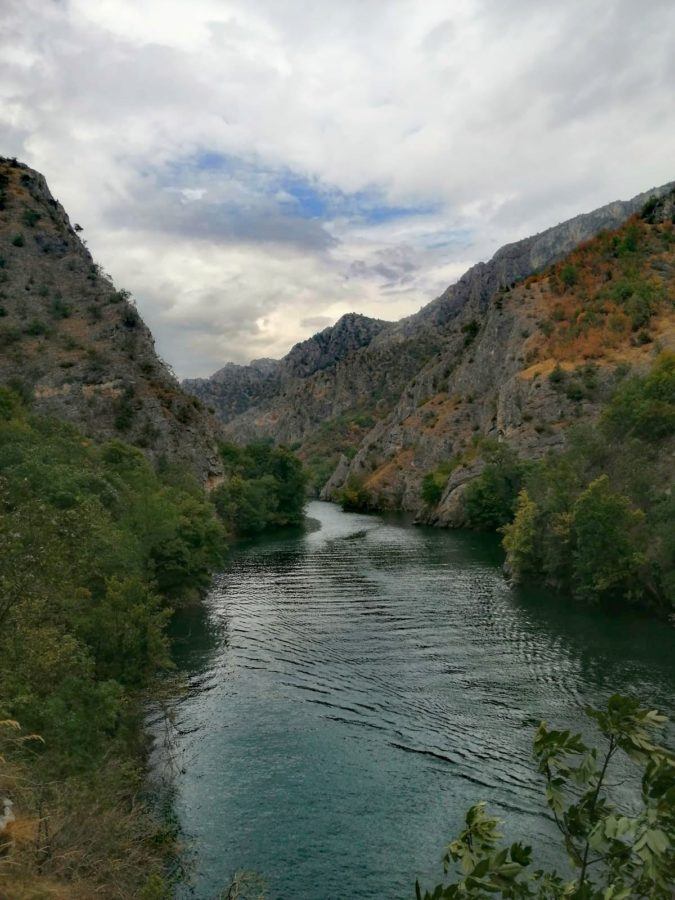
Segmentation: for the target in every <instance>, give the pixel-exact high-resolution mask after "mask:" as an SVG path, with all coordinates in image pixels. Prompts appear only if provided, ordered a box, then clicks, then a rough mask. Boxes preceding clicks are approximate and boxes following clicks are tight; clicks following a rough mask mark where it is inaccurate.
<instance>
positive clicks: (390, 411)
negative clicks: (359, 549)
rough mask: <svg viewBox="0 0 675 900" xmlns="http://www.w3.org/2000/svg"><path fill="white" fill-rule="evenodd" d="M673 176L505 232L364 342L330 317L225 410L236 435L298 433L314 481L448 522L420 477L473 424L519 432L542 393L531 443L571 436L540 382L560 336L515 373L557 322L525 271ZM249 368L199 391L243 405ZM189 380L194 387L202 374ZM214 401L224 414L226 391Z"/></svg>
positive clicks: (535, 269)
mask: <svg viewBox="0 0 675 900" xmlns="http://www.w3.org/2000/svg"><path fill="white" fill-rule="evenodd" d="M672 189H673V185H672V184H669V185H664V186H662V187H660V188H654V189H652V190H650V191H646V192H644V193H642V194H639V195H637V196H636V197H633V198H632V200H628V201H617V202H614V203H610V204H608V205H606V206H603V207H601V208H600V209H597V210H595V211H594V212H591V213H586V214H582V215H579V216H576V217H574V218H573V219H570V220H569V221H567V222H563V223H561V224H559V225H556V226H553V227H552V228H549V229H547V230H546V231H543V232H541V233H540V234H537V235H534V236H532V237H529V238H526V239H524V240H521V241H518V242H516V243H512V244H507V245H506V246H504V247H502V248H501V249H500V250H499V251H498V252H497V253H496V254H495V255H494V256H493V257H492V259H491V260H490V261H489V262H480V263H478V264H477V265H475V266H473V267H472V268H471V269H469V270H468V271H467V272H466V273H465V274H464V275H463V276H462V277H461V278H460V279H459V280H458V281H457V282H456V283H455V284H453V285H451V286H450V287H448V288H447V290H446V291H444V293H443V294H441V295H440V296H439V297H437V298H436V299H435V300H433V301H432V302H431V303H429V304H428V305H427V306H425V307H423V308H422V309H421V310H420V311H419V312H418V313H416V314H415V315H413V316H409V317H407V318H405V319H402V320H401V321H399V322H394V323H378V326H379V327H378V329H377V330H376V331H374V332H373V333H372V335H371V336H370V339H369V340H367V341H366V340H364V341H363V343H362V344H360V345H359V344H358V342H355V341H352V342H349V343H341V342H339V341H337V340H335V339H334V338H332V337H331V334H332V332H333V329H337V334H340V333H341V332H342V331H343V329H344V325H343V324H341V323H343V320H340V322H338V323H337V325H335V326H333V329H326V330H325V331H324V332H321V334H320V335H317V336H315V337H314V338H310V340H309V341H306V342H303V344H299V345H298V346H297V347H296V348H294V349H293V350H292V351H291V353H290V354H289V355H288V357H285V358H284V360H282V361H281V362H280V363H279V364H278V367H277V369H276V370H275V376H274V378H273V379H272V380H271V381H270V382H268V383H267V384H265V386H264V388H262V389H261V390H260V392H259V393H257V394H249V395H247V396H246V397H245V398H244V399H243V401H241V405H243V406H245V407H246V408H245V409H243V410H242V411H241V412H238V413H237V414H235V415H232V414H228V415H227V416H223V420H224V421H225V422H226V425H225V431H226V433H227V435H228V436H229V437H230V438H231V439H232V440H234V441H239V442H241V441H248V440H252V439H255V438H261V437H264V438H272V439H274V440H275V441H277V442H281V443H287V444H290V445H291V446H293V447H294V449H296V450H297V452H298V453H299V455H300V456H301V457H302V458H303V459H304V460H305V462H306V463H307V464H308V467H309V468H310V471H311V472H312V473H313V481H314V486H315V488H316V489H317V490H321V495H322V496H323V497H325V498H335V497H337V496H338V495H339V493H340V492H341V490H342V489H343V488H344V486H345V484H346V483H347V482H348V480H350V479H351V480H352V481H357V482H359V483H360V484H363V486H364V488H365V489H366V490H367V491H368V492H369V495H370V496H371V498H372V502H373V504H374V505H378V506H390V507H397V508H398V507H402V508H405V509H408V510H412V511H414V512H416V513H417V514H418V515H420V516H422V517H427V518H430V519H431V520H433V521H436V522H438V523H439V524H440V523H445V524H447V523H450V522H451V521H453V515H455V519H456V514H453V512H452V510H453V505H452V503H451V502H450V500H449V498H448V500H447V502H446V503H444V504H443V505H442V507H441V509H439V510H434V511H433V513H429V511H428V510H426V509H425V506H424V504H423V503H422V500H421V497H420V485H421V481H422V479H423V478H424V476H425V475H426V474H428V473H429V472H430V471H433V470H434V467H436V466H438V465H440V464H441V463H442V461H443V460H446V459H447V458H448V457H449V456H452V455H453V454H456V453H457V452H459V450H460V448H463V444H464V442H465V441H466V440H467V434H465V431H466V428H465V427H464V426H467V427H468V428H469V430H470V438H471V439H475V438H477V437H478V436H481V435H482V436H488V435H490V436H493V437H495V438H499V439H501V438H504V437H508V438H509V439H510V438H511V437H513V436H514V435H512V431H513V428H514V427H515V426H514V422H515V418H514V413H513V409H512V407H513V406H514V405H515V406H517V405H518V404H519V403H520V404H521V405H522V404H523V403H524V404H525V406H526V407H527V406H528V405H529V404H530V403H532V404H533V411H530V410H528V409H527V408H525V409H524V411H523V415H525V416H530V415H531V416H532V417H533V418H532V419H531V420H530V421H534V418H535V416H536V415H537V414H538V413H537V406H541V407H542V415H545V421H546V422H547V423H548V424H547V425H543V424H541V425H539V430H537V428H536V427H535V426H532V428H528V429H524V430H523V431H522V434H521V433H520V432H519V433H518V436H517V440H518V441H520V443H521V444H522V449H523V452H525V453H531V454H538V453H542V452H544V450H545V448H546V447H548V446H551V445H553V444H555V443H556V442H558V443H559V442H561V441H562V440H563V433H564V430H565V426H564V424H561V423H562V422H563V419H562V418H561V417H560V416H559V417H558V418H557V419H556V417H555V416H553V411H554V409H553V407H555V409H556V410H558V409H559V407H560V397H559V393H555V394H549V392H548V391H546V390H544V391H542V387H541V385H543V384H545V383H546V381H545V379H544V378H542V374H541V373H543V372H545V369H546V366H549V367H550V368H551V369H552V368H553V367H554V366H555V360H556V358H557V357H556V352H557V350H556V349H555V348H553V349H551V355H550V356H549V357H547V360H548V361H547V362H546V363H545V364H544V360H543V359H542V360H541V361H540V363H541V366H540V374H539V376H538V378H537V379H536V381H537V384H538V386H536V387H534V388H533V390H534V391H536V392H537V393H535V394H533V395H532V396H531V397H530V396H528V397H525V396H524V395H523V394H522V391H523V388H522V385H521V381H522V379H520V376H519V374H518V373H519V372H521V370H522V369H523V367H524V362H525V359H526V358H527V359H528V360H532V359H533V356H532V354H533V353H534V349H535V345H536V343H537V339H538V337H537V336H540V337H541V336H542V335H543V332H542V328H543V329H547V328H548V327H549V326H548V325H547V324H542V323H546V322H547V321H548V320H547V315H548V313H547V311H546V303H547V302H549V303H551V304H554V305H555V302H556V301H555V299H554V298H553V294H552V293H551V296H549V297H548V301H547V300H546V297H545V296H544V294H543V291H544V289H543V288H537V289H536V290H535V288H533V287H529V286H528V287H525V286H523V285H520V284H519V283H520V282H522V281H523V280H524V279H528V278H530V277H531V276H533V275H535V274H536V273H541V272H543V271H545V270H546V269H547V268H548V267H551V266H554V265H556V264H558V263H559V262H560V261H561V260H563V259H564V258H565V257H566V255H568V254H570V253H571V252H573V251H574V250H575V248H577V247H579V246H580V245H582V244H583V242H585V241H588V240H589V239H592V238H594V237H595V236H596V235H598V234H600V233H602V232H604V231H607V230H608V229H610V230H611V229H616V228H618V227H621V226H622V225H624V223H626V221H627V220H628V219H629V218H630V217H631V216H632V215H635V214H637V213H639V212H640V211H641V210H642V209H643V207H644V206H645V204H646V203H647V202H648V201H649V199H650V197H652V196H654V197H661V196H663V195H667V194H668V193H669V192H670V191H672ZM645 227H648V223H647V224H646V225H645ZM649 227H656V225H655V224H652V225H651V226H649ZM653 261H654V262H658V260H656V259H655V260H653ZM662 262H664V261H662ZM664 264H665V265H669V263H667V261H665V262H664ZM654 271H655V272H656V270H654ZM668 271H669V270H668ZM650 272H651V270H650ZM539 294H542V296H539ZM535 295H536V302H535ZM570 296H572V295H570ZM577 299H578V301H579V302H580V303H582V305H583V303H584V302H585V299H584V298H583V297H579V298H577ZM353 318H354V319H358V318H359V317H353ZM624 337H625V340H624V342H623V343H625V344H629V342H630V336H628V335H625V336H624ZM326 341H329V342H331V341H332V343H333V345H334V346H339V348H340V349H339V352H335V353H332V354H323V355H322V354H321V353H319V354H318V358H320V359H321V360H322V365H321V366H317V367H313V366H312V365H311V364H307V365H304V366H293V365H286V363H285V361H286V360H288V359H289V357H293V356H294V354H295V353H296V351H298V348H303V347H305V346H306V345H312V344H313V342H318V343H319V344H320V345H323V344H324V343H325V342H326ZM650 346H651V347H653V342H651V344H650V343H644V344H643V345H642V348H641V349H638V353H637V354H634V353H633V352H632V351H633V349H635V348H631V349H630V351H627V352H628V355H629V356H630V357H631V359H632V357H633V356H635V357H636V360H635V361H636V362H639V359H640V358H641V357H643V356H645V355H647V354H649V353H650V352H651V350H650ZM541 352H543V351H541ZM300 356H301V357H302V356H303V353H302V352H300ZM313 358H314V357H313V356H312V354H309V359H313ZM589 359H592V357H590V356H589V357H584V356H583V354H582V355H581V356H580V358H579V359H576V360H572V359H569V360H566V361H565V367H567V368H569V367H570V366H574V365H582V364H585V362H587V361H588V360H589ZM242 368H243V369H246V368H247V367H234V368H232V367H226V368H225V369H221V370H220V372H218V373H216V375H215V376H213V377H212V378H211V379H203V380H201V382H200V388H199V391H196V393H197V394H198V396H200V397H201V398H202V399H204V400H205V401H206V402H210V401H209V400H208V399H207V398H208V393H209V391H211V392H215V390H216V388H215V387H213V388H212V387H206V386H207V385H210V384H212V383H213V382H214V381H216V379H218V387H217V390H218V391H221V392H223V393H227V395H228V398H229V400H228V404H229V405H228V409H229V410H232V409H234V408H235V406H236V404H237V402H238V401H237V399H236V397H237V387H236V383H235V380H236V378H238V377H240V375H241V373H239V371H238V370H239V369H242ZM533 376H534V372H533V373H532V377H533ZM601 377H604V376H601ZM507 385H508V386H507ZM184 386H185V387H186V389H187V390H189V391H193V390H194V388H193V387H192V383H189V382H188V383H185V385H184ZM601 393H602V391H600V392H599V393H598V402H600V394H601ZM535 398H536V399H535ZM565 402H566V401H565ZM556 404H558V406H555V405H556ZM212 405H213V406H214V407H215V408H216V411H217V413H218V414H221V415H222V413H221V412H220V409H219V407H218V406H217V404H215V403H213V404H212ZM565 411H566V410H561V415H562V413H563V412H565ZM567 411H568V412H569V411H570V410H567ZM595 412H596V407H595V406H594V404H593V402H592V401H591V400H590V399H589V398H587V399H586V400H585V401H584V405H583V407H582V409H581V410H580V409H579V408H578V407H577V406H575V407H574V416H577V415H578V414H581V415H593V414H594V413H595ZM554 419H555V421H556V422H557V423H558V424H555V423H554ZM462 452H464V451H462ZM474 455H475V456H476V457H478V454H474ZM479 466H480V460H479V458H477V460H476V463H475V465H474V467H473V468H471V467H469V466H467V467H465V470H464V475H465V476H466V478H465V481H466V480H469V479H470V478H471V477H473V476H474V475H475V474H476V473H477V471H478V470H479ZM454 477H459V476H454ZM455 513H456V511H455Z"/></svg>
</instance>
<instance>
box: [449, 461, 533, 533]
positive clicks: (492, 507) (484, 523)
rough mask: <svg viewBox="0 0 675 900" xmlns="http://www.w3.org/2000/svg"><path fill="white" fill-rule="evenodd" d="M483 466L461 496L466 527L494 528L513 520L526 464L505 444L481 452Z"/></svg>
mask: <svg viewBox="0 0 675 900" xmlns="http://www.w3.org/2000/svg"><path fill="white" fill-rule="evenodd" d="M484 455H485V457H486V459H487V462H486V465H485V468H484V469H483V471H482V472H481V474H480V475H478V477H477V478H474V479H473V481H470V482H469V484H468V486H467V488H466V490H465V492H464V496H463V498H462V503H463V507H464V517H465V520H466V523H467V525H468V526H469V527H470V528H478V529H487V530H495V529H497V528H501V526H502V525H505V524H506V523H507V522H510V521H511V520H512V519H513V514H514V511H515V508H516V502H517V499H518V493H519V491H520V489H521V487H522V483H523V477H524V475H525V472H526V471H527V464H526V463H525V462H524V461H523V460H520V459H518V457H517V456H516V454H515V453H514V452H513V451H512V450H511V449H510V448H509V447H508V446H507V445H505V444H499V445H497V446H496V447H494V448H493V449H491V450H488V451H487V452H485V454H484Z"/></svg>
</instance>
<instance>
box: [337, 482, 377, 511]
mask: <svg viewBox="0 0 675 900" xmlns="http://www.w3.org/2000/svg"><path fill="white" fill-rule="evenodd" d="M339 502H340V505H341V506H342V508H343V509H344V510H345V512H367V511H368V510H371V509H373V508H374V502H373V498H372V496H371V494H370V491H369V490H368V488H367V487H366V486H365V485H364V484H363V482H362V481H361V479H359V478H357V477H356V476H354V475H351V476H350V477H349V479H348V480H347V483H346V484H345V486H344V488H343V489H342V491H341V492H340V497H339Z"/></svg>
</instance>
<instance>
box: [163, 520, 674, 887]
mask: <svg viewBox="0 0 675 900" xmlns="http://www.w3.org/2000/svg"><path fill="white" fill-rule="evenodd" d="M309 514H310V515H311V516H312V517H313V518H315V519H318V520H319V521H320V523H321V528H320V529H318V530H314V531H311V532H309V533H306V534H301V535H300V534H295V535H292V536H290V537H286V538H278V539H275V540H272V539H269V540H264V541H260V542H257V543H255V544H251V545H248V546H245V547H242V548H241V549H239V550H238V551H236V552H235V554H234V555H233V558H232V561H231V564H230V566H229V567H228V569H227V571H226V572H224V573H223V574H222V575H221V576H220V577H219V578H218V579H217V580H216V583H215V585H214V588H213V591H212V592H211V595H210V597H209V601H208V606H207V610H206V612H205V613H204V612H203V611H201V612H200V611H199V610H193V611H190V612H189V613H187V614H186V615H185V616H184V617H181V620H180V621H179V622H178V623H177V625H176V628H177V635H178V638H179V644H178V655H179V665H180V666H181V668H182V669H183V670H184V671H185V672H186V674H187V677H188V680H189V690H188V691H187V692H186V694H185V695H184V696H182V697H181V698H180V699H179V700H176V701H175V704H174V709H173V711H172V712H173V715H174V716H175V721H176V726H177V729H178V737H177V740H178V746H177V749H176V755H175V760H176V761H177V765H176V767H175V809H176V813H177V815H178V818H179V821H180V822H181V824H182V827H183V829H184V831H185V834H186V836H187V837H188V838H189V839H191V840H192V842H193V848H194V857H195V866H194V869H195V871H194V877H193V879H192V885H191V886H190V887H188V886H186V887H185V888H183V889H182V895H183V896H195V897H198V898H200V900H202V898H204V900H208V898H211V897H215V896H216V895H217V891H218V889H219V888H222V886H223V885H224V884H226V883H227V882H228V879H229V876H230V875H231V874H232V873H233V872H234V871H235V870H237V869H254V870H256V871H258V872H261V873H263V874H264V875H265V876H266V877H267V879H268V882H269V885H270V896H271V897H273V898H287V900H290V898H293V900H301V898H307V900H310V898H311V900H324V898H357V897H358V898H361V897H378V898H397V897H410V896H412V895H413V890H412V889H411V886H414V880H415V877H416V876H417V875H420V876H421V878H422V879H424V880H426V881H427V882H430V881H431V879H436V880H437V878H436V876H437V875H438V874H439V871H440V867H439V859H440V854H441V851H442V847H443V844H444V843H445V842H446V840H447V838H449V837H450V836H451V835H453V834H454V832H455V831H456V830H457V827H458V825H459V823H460V820H461V817H462V814H463V812H464V810H465V809H466V807H467V806H469V805H470V804H471V803H472V802H475V801H476V800H477V799H481V798H485V799H488V800H490V802H491V805H492V807H493V808H494V809H495V810H496V811H497V812H498V813H499V814H500V815H501V816H502V817H503V818H505V819H506V820H507V826H506V828H507V831H508V832H509V833H510V834H512V835H514V836H516V835H517V836H518V837H522V838H524V839H527V840H528V841H530V842H532V843H534V844H535V846H536V848H537V850H538V852H539V855H540V857H543V858H544V859H549V860H550V859H555V858H556V856H557V852H558V851H557V841H556V840H555V832H554V829H553V827H552V825H551V823H550V822H549V820H548V819H547V817H546V816H544V815H543V813H542V802H541V786H540V784H539V783H538V782H537V778H536V776H534V774H533V768H532V765H531V763H530V745H531V739H532V725H531V721H532V720H533V719H536V720H538V719H541V718H545V719H548V720H549V721H553V722H556V723H559V724H561V725H562V724H570V725H573V726H575V727H579V726H580V725H582V724H583V723H582V718H583V717H582V715H581V712H580V711H581V708H582V707H583V706H584V705H585V704H586V703H588V702H596V701H597V702H600V701H601V700H602V699H603V698H605V697H606V696H607V695H608V694H609V693H612V692H614V691H623V692H627V691H634V692H636V693H638V694H640V695H641V696H642V697H644V698H645V699H648V700H649V701H650V702H652V703H656V704H660V705H661V706H666V705H667V703H668V700H669V698H670V696H671V692H672V687H673V683H674V675H675V664H674V662H673V654H672V649H673V642H672V631H670V630H668V629H666V628H664V627H663V626H661V625H659V624H658V623H654V622H650V621H643V620H639V619H636V620H633V619H627V618H625V617H618V616H611V615H608V614H606V613H602V612H599V611H594V612H589V611H585V610H580V609H576V608H574V607H571V606H570V605H569V604H568V603H565V602H564V601H563V600H560V599H554V598H551V597H549V596H547V595H546V594H545V593H544V592H525V591H520V592H514V591H512V590H511V589H509V587H508V586H507V585H506V584H505V582H504V580H503V578H502V576H501V573H500V568H499V563H500V559H501V557H500V551H499V548H498V545H497V542H496V541H495V540H494V539H493V537H486V536H484V535H475V534H468V533H453V532H443V531H437V530H433V529H418V528H412V527H410V526H408V525H406V524H405V522H404V521H402V520H386V519H383V518H381V517H377V516H362V515H357V514H346V513H343V512H341V511H340V510H339V509H337V508H336V507H334V506H331V505H328V504H324V503H312V504H310V508H309Z"/></svg>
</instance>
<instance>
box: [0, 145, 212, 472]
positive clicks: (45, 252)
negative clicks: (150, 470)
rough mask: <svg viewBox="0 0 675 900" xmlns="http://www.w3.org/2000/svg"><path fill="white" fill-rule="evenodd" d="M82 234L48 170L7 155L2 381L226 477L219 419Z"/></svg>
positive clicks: (105, 433)
mask: <svg viewBox="0 0 675 900" xmlns="http://www.w3.org/2000/svg"><path fill="white" fill-rule="evenodd" d="M79 230H81V229H79V226H77V225H75V226H74V227H73V226H72V225H71V223H70V221H69V219H68V216H67V215H66V212H65V211H64V209H63V207H62V206H61V205H60V204H59V203H58V202H57V201H56V200H55V199H54V198H53V197H52V195H51V193H50V191H49V188H48V187H47V184H46V182H45V179H44V178H43V177H42V175H40V174H38V173H37V172H35V171H33V170H32V169H29V168H28V167H27V166H25V165H23V164H21V163H17V162H16V161H15V160H11V159H4V158H0V383H4V384H7V385H9V386H11V387H13V388H14V389H15V390H17V391H18V392H19V393H21V394H22V395H23V396H24V397H26V398H31V400H32V402H33V407H34V409H35V411H36V412H38V413H43V414H46V415H53V416H56V417H57V418H59V419H64V420H67V421H69V422H72V423H73V424H75V425H77V426H78V427H79V428H80V429H81V430H82V431H83V432H84V433H85V434H87V435H88V436H90V437H93V438H96V439H107V438H112V437H119V438H122V439H123V440H125V441H127V442H129V443H132V444H135V445H136V446H137V447H140V448H141V449H142V450H143V451H144V452H145V453H146V455H148V456H149V457H151V458H153V459H154V460H155V461H166V462H169V463H176V464H179V465H181V466H187V467H188V468H189V469H190V470H191V471H192V472H194V473H195V475H196V476H197V477H198V478H199V479H200V481H202V482H204V483H208V482H209V480H211V479H217V478H218V477H219V476H220V474H221V471H222V469H221V464H220V461H219V459H218V455H217V452H216V448H215V441H214V435H215V433H216V431H217V429H218V423H217V422H216V421H215V420H214V419H212V418H211V417H210V416H209V415H208V414H207V413H206V412H205V411H203V409H202V408H201V404H199V402H198V401H196V400H195V398H194V397H191V396H188V395H187V394H186V393H185V392H184V391H183V390H182V389H181V387H180V385H179V384H178V382H177V381H176V379H175V377H174V376H173V374H172V373H171V372H170V370H169V368H168V367H167V366H166V364H165V363H164V362H163V361H162V360H161V359H160V358H159V357H158V356H157V353H156V352H155V348H154V342H153V339H152V335H151V334H150V331H149V330H148V328H147V327H146V325H145V324H144V322H143V320H142V319H141V317H140V315H139V313H138V311H137V309H136V307H135V306H134V304H133V301H132V300H131V298H130V296H129V294H128V293H127V292H125V291H120V290H116V289H115V287H114V285H113V284H112V282H111V280H110V279H109V278H108V276H107V275H105V273H103V272H102V270H101V268H100V267H99V266H97V265H96V264H95V263H94V261H93V259H92V257H91V254H90V253H89V251H88V250H87V248H86V246H85V245H84V244H83V242H82V241H81V240H80V238H79V236H78V231H79Z"/></svg>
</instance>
